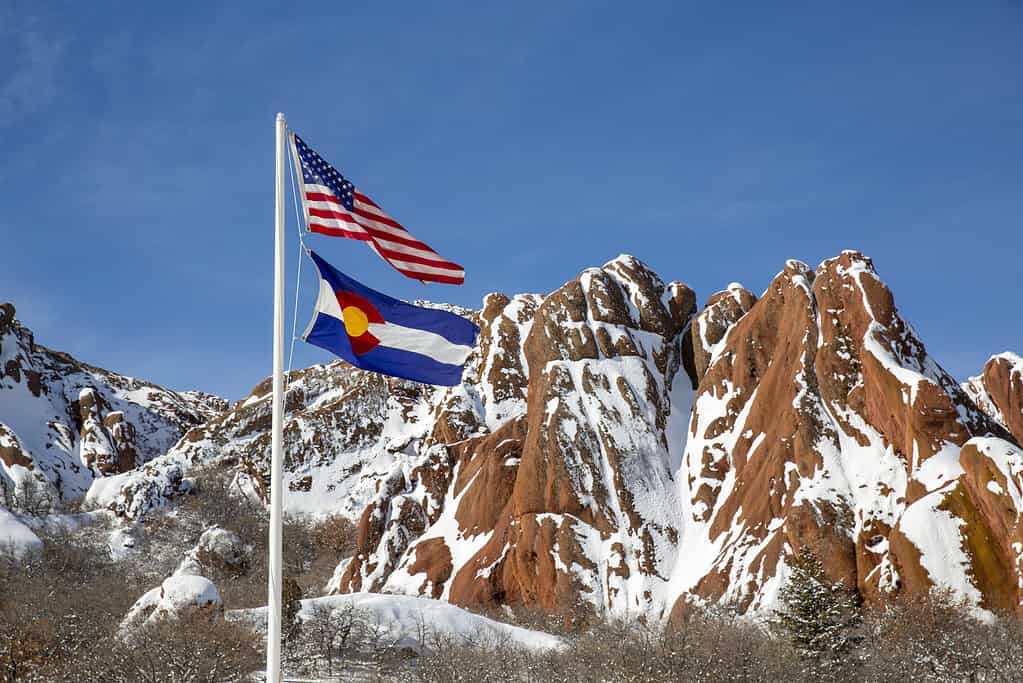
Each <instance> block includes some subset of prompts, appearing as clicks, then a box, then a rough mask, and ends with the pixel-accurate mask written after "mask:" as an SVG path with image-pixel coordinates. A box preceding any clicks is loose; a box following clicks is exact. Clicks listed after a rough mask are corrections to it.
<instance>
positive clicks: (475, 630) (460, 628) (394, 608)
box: [227, 593, 564, 650]
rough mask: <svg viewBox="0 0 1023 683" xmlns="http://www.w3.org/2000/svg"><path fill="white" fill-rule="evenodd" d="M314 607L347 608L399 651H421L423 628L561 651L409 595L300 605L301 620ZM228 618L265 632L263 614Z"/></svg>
mask: <svg viewBox="0 0 1023 683" xmlns="http://www.w3.org/2000/svg"><path fill="white" fill-rule="evenodd" d="M316 605H324V606H327V607H331V608H333V609H343V608H345V607H347V606H349V605H351V606H353V607H355V609H357V610H359V611H360V612H362V613H363V615H364V617H365V618H366V619H367V620H368V621H373V622H378V623H380V624H381V625H382V626H383V627H384V628H385V636H384V638H385V639H386V641H387V642H388V644H389V645H393V646H394V647H398V648H405V647H407V648H411V649H413V650H421V649H422V646H421V644H420V642H419V640H420V638H421V635H420V634H421V632H422V629H423V627H424V626H425V628H426V629H428V630H429V632H430V633H431V634H438V635H443V636H454V637H456V638H461V639H463V640H464V641H465V642H466V643H471V644H478V645H483V644H497V643H507V644H509V645H517V646H520V647H526V648H530V649H533V650H550V649H556V648H560V647H562V646H563V644H564V643H563V641H562V640H561V638H558V637H557V636H553V635H551V634H549V633H543V632H542V631H530V630H529V629H525V628H521V627H519V626H512V625H511V624H505V623H502V622H500V621H494V620H493V619H488V618H487V617H483V616H480V615H478V614H474V613H472V612H469V611H467V610H464V609H462V608H461V607H456V606H455V605H452V604H450V603H446V602H440V601H439V600H431V599H430V598H419V597H412V596H408V595H385V594H382V593H349V594H345V595H329V596H326V597H322V598H310V599H308V600H303V601H302V611H301V613H300V616H301V617H302V618H303V619H306V618H308V617H309V616H310V615H311V614H312V610H313V608H314V607H315V606H316ZM227 618H228V619H229V620H232V621H245V622H249V623H251V624H252V625H253V627H254V628H256V629H257V630H260V631H263V630H265V628H266V608H265V607H257V608H255V609H240V610H228V612H227Z"/></svg>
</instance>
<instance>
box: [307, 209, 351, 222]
mask: <svg viewBox="0 0 1023 683" xmlns="http://www.w3.org/2000/svg"><path fill="white" fill-rule="evenodd" d="M309 215H310V216H316V217H317V218H335V219H337V220H339V221H343V222H345V223H358V222H359V221H357V220H355V217H354V216H352V215H351V214H348V213H342V212H340V211H329V210H327V209H309Z"/></svg>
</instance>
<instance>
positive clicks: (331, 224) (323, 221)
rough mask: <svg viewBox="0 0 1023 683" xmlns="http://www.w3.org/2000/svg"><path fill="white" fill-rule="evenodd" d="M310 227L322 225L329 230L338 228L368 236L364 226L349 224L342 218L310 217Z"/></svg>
mask: <svg viewBox="0 0 1023 683" xmlns="http://www.w3.org/2000/svg"><path fill="white" fill-rule="evenodd" d="M309 225H311V226H312V225H322V226H325V227H328V228H338V229H339V230H347V231H348V232H354V233H357V234H362V235H365V234H366V231H365V230H364V229H363V228H362V226H360V225H356V224H355V223H348V222H346V221H343V220H341V219H340V218H320V217H319V216H310V217H309Z"/></svg>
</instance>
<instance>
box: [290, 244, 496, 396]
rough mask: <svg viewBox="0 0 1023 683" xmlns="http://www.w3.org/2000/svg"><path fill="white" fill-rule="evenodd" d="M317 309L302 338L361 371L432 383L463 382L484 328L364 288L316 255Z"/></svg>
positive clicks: (438, 311)
mask: <svg viewBox="0 0 1023 683" xmlns="http://www.w3.org/2000/svg"><path fill="white" fill-rule="evenodd" d="M309 256H310V257H311V258H312V260H313V262H314V263H315V264H316V267H317V269H319V271H320V293H319V296H318V297H317V299H316V310H315V311H314V312H313V319H312V320H311V321H310V322H309V327H307V328H306V331H305V332H304V333H303V334H302V339H304V340H305V341H307V342H309V343H310V344H314V345H316V346H319V347H320V348H323V349H326V350H327V351H330V352H331V353H333V354H335V355H337V356H340V357H341V358H343V359H344V360H346V361H348V362H349V363H351V364H352V365H354V366H355V367H357V368H362V369H363V370H372V371H373V372H379V373H381V374H384V375H391V376H393V377H401V378H404V379H410V380H413V381H415V382H425V383H427V384H442V385H446V386H451V385H455V384H458V383H459V382H461V381H462V368H463V367H464V365H465V361H466V358H468V357H469V353H470V352H471V351H472V348H473V346H474V345H475V343H476V335H477V334H479V331H480V330H479V328H478V327H476V325H474V324H472V323H471V322H469V321H468V320H466V319H465V318H463V317H461V316H459V315H455V314H454V313H449V312H448V311H440V310H436V309H432V308H421V307H419V306H413V305H411V304H407V303H405V302H403V301H398V300H397V299H392V298H391V297H389V296H387V295H386V294H381V293H380V292H377V291H374V290H372V289H370V288H369V287H366V286H365V285H362V284H360V283H358V282H356V281H355V280H353V279H352V278H350V277H348V276H347V275H345V274H344V273H341V272H339V271H338V270H337V269H336V268H334V267H333V266H332V265H330V264H329V263H327V262H326V261H324V260H323V259H322V258H320V257H319V256H318V255H316V254H315V253H314V252H312V251H310V252H309Z"/></svg>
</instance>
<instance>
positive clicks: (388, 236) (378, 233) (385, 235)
mask: <svg viewBox="0 0 1023 683" xmlns="http://www.w3.org/2000/svg"><path fill="white" fill-rule="evenodd" d="M355 222H356V223H358V224H359V225H360V226H362V229H363V230H365V231H366V232H368V233H370V234H371V235H373V237H377V238H379V239H382V240H387V241H388V242H396V243H398V244H404V245H405V246H406V247H412V248H414V249H422V250H423V251H428V252H430V253H431V254H437V252H435V251H434V250H433V249H432V248H430V245H429V244H424V243H423V242H420V241H419V240H415V239H410V238H406V237H399V236H398V235H395V234H393V233H390V232H384V231H383V230H380V229H379V228H374V227H373V226H371V225H366V224H365V223H363V222H362V221H360V220H358V219H356V220H355ZM437 255H438V256H440V254H437Z"/></svg>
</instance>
